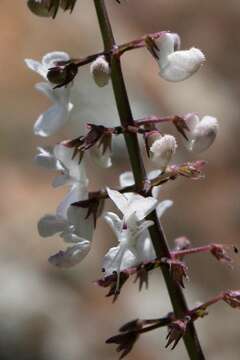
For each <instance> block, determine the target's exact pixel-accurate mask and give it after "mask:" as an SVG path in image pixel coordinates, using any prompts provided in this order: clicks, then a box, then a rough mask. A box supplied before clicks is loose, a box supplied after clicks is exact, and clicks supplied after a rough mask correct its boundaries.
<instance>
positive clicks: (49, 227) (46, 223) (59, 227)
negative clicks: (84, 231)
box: [38, 215, 67, 237]
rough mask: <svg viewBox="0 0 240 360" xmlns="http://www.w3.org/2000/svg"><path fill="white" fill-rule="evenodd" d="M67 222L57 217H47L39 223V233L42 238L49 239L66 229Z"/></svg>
mask: <svg viewBox="0 0 240 360" xmlns="http://www.w3.org/2000/svg"><path fill="white" fill-rule="evenodd" d="M66 227H67V222H66V220H64V219H63V218H60V217H59V216H56V215H45V216H43V217H42V218H41V219H40V220H39V222H38V232H39V235H40V236H42V237H48V236H52V235H55V234H57V233H59V232H62V231H64V230H65V229H66Z"/></svg>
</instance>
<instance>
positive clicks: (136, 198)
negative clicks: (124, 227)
mask: <svg viewBox="0 0 240 360" xmlns="http://www.w3.org/2000/svg"><path fill="white" fill-rule="evenodd" d="M156 205H157V200H156V199H154V198H153V197H151V196H148V197H143V196H141V195H138V194H133V195H132V197H131V198H130V200H129V203H128V207H127V209H126V210H125V212H124V213H123V214H124V218H125V220H126V221H128V219H129V217H130V216H131V215H132V214H133V213H136V217H137V219H138V220H139V221H140V220H143V219H144V218H145V217H146V216H147V215H148V214H150V212H151V211H153V210H154V209H155V207H156Z"/></svg>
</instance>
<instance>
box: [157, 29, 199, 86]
mask: <svg viewBox="0 0 240 360" xmlns="http://www.w3.org/2000/svg"><path fill="white" fill-rule="evenodd" d="M154 41H155V44H156V46H157V48H158V50H157V51H156V53H157V57H158V63H159V67H160V72H159V74H160V76H161V77H162V78H164V79H165V80H168V81H173V82H178V81H182V80H185V79H187V78H189V77H190V76H191V75H193V74H194V73H195V72H196V71H197V70H198V69H199V68H200V66H201V65H202V64H203V62H204V61H205V56H204V54H203V53H202V51H201V50H199V49H197V48H195V47H192V48H191V49H189V50H179V49H180V38H179V36H178V35H177V34H173V33H169V32H163V33H162V35H161V36H160V37H159V38H158V39H157V40H154Z"/></svg>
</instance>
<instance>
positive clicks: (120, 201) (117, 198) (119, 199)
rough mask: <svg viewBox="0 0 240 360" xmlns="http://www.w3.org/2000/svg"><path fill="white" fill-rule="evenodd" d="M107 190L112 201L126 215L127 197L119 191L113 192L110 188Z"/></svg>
mask: <svg viewBox="0 0 240 360" xmlns="http://www.w3.org/2000/svg"><path fill="white" fill-rule="evenodd" d="M106 190H107V193H108V196H109V197H110V199H111V200H112V201H113V202H114V204H115V205H116V206H117V208H118V209H119V210H120V211H121V213H122V214H124V213H125V211H126V210H127V207H128V200H127V199H126V197H125V196H124V195H123V194H121V193H120V192H119V191H116V190H111V189H110V188H106Z"/></svg>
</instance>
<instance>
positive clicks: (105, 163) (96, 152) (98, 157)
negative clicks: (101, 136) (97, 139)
mask: <svg viewBox="0 0 240 360" xmlns="http://www.w3.org/2000/svg"><path fill="white" fill-rule="evenodd" d="M103 146H104V145H103V144H102V145H100V146H99V144H98V143H97V144H95V145H94V146H92V147H91V148H90V149H89V152H90V155H91V158H92V159H93V160H94V161H95V163H96V164H97V165H98V166H100V167H102V168H104V169H107V168H109V167H111V166H112V152H111V149H110V147H107V149H106V150H105V152H104V153H103Z"/></svg>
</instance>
